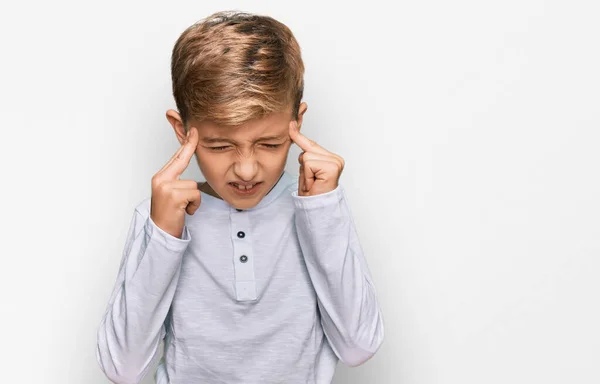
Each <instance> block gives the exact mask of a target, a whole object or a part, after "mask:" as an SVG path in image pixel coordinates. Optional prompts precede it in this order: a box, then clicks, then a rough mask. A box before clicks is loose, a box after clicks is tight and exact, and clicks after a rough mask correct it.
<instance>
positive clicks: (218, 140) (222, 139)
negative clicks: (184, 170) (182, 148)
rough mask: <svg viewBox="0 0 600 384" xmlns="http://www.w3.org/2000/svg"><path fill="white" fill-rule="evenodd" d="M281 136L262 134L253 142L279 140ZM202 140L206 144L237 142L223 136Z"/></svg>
mask: <svg viewBox="0 0 600 384" xmlns="http://www.w3.org/2000/svg"><path fill="white" fill-rule="evenodd" d="M282 137H283V136H281V135H273V136H263V137H260V138H258V139H256V140H254V142H255V143H256V142H258V141H267V140H279V139H281V138H282ZM202 141H203V142H204V143H206V144H211V143H231V144H237V143H236V142H235V140H231V139H228V138H225V137H203V138H202Z"/></svg>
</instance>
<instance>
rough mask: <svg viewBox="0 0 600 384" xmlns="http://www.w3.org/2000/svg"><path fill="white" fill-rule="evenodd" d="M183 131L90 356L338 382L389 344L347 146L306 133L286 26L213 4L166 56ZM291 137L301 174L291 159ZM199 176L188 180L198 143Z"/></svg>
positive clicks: (256, 382) (174, 118)
mask: <svg viewBox="0 0 600 384" xmlns="http://www.w3.org/2000/svg"><path fill="white" fill-rule="evenodd" d="M171 71H172V81H173V94H174V98H175V102H176V104H177V108H178V109H179V112H176V111H174V110H168V111H167V113H166V115H167V119H168V121H169V123H170V124H171V125H172V126H173V129H174V131H175V135H176V136H177V139H178V140H179V142H180V143H181V144H182V145H181V148H179V150H178V151H177V152H176V154H175V155H174V156H173V157H172V158H171V159H170V160H169V161H168V162H167V164H165V166H164V167H163V168H162V169H161V170H160V171H158V172H157V173H156V174H155V175H154V177H153V178H152V195H151V197H150V198H147V199H146V200H144V201H143V202H142V203H140V204H139V205H138V206H137V207H136V209H135V210H134V214H133V218H132V220H131V224H130V228H129V231H128V235H127V240H126V245H125V249H124V252H123V259H122V262H121V266H120V268H119V273H118V277H117V281H116V284H115V287H114V289H113V292H112V294H111V296H110V299H109V303H108V306H107V309H106V313H105V315H104V317H103V319H102V322H101V324H100V327H99V330H98V348H97V352H96V356H97V359H98V363H99V364H100V366H101V368H102V371H103V372H104V373H105V375H106V376H107V377H108V378H109V379H110V380H112V381H113V382H115V383H138V382H139V381H140V380H141V379H142V378H143V377H144V376H145V375H146V374H147V373H148V370H149V369H150V367H151V366H152V364H153V362H154V361H155V359H156V358H158V347H159V344H160V342H161V340H163V338H164V341H165V344H164V358H163V359H161V361H160V363H159V365H158V368H157V370H156V372H155V373H154V378H155V380H156V382H157V383H158V384H167V383H184V384H191V383H227V384H233V383H244V384H269V383H286V384H290V383H298V384H300V383H302V384H306V383H311V384H324V383H331V380H332V377H333V374H334V371H335V367H336V364H337V362H338V360H341V361H342V362H343V363H345V364H347V365H349V366H357V365H360V364H362V363H364V362H365V361H367V360H368V359H369V358H371V357H372V356H373V355H374V354H375V352H376V351H377V350H378V349H379V347H380V345H381V343H382V340H383V335H384V332H383V318H382V313H381V310H380V307H379V305H378V303H377V299H376V292H375V287H374V285H373V281H372V278H371V275H370V272H369V270H368V267H367V263H366V260H365V257H364V255H363V251H362V249H361V246H360V244H359V240H358V237H357V233H356V229H355V226H354V223H353V220H352V217H351V213H350V210H349V207H348V205H347V200H346V197H345V195H344V192H343V189H342V186H341V185H339V184H338V181H339V178H340V174H341V172H342V170H343V168H344V160H343V159H342V158H341V157H340V156H338V155H336V154H334V153H331V152H329V151H327V150H326V149H324V148H323V147H321V146H320V145H318V144H317V143H315V142H314V141H311V140H309V139H308V138H306V137H305V136H303V135H302V134H301V133H300V132H299V131H300V127H301V126H302V118H303V115H304V113H305V112H306V110H307V105H306V103H304V102H302V103H301V100H302V93H303V84H304V83H303V75H304V65H303V62H302V59H301V56H300V47H299V46H298V43H297V42H296V40H295V38H294V36H293V35H292V33H291V32H290V30H289V29H288V28H287V27H286V26H285V25H283V24H281V23H280V22H278V21H276V20H274V19H272V18H270V17H266V16H257V15H251V14H247V13H239V12H238V13H235V12H219V13H216V14H213V15H211V16H209V17H208V18H207V19H204V20H202V21H201V22H199V23H196V24H194V25H192V26H191V27H189V28H188V29H186V31H184V32H183V34H182V35H181V36H180V37H179V39H178V40H177V42H176V43H175V47H174V49H173V53H172V62H171ZM292 143H296V145H298V146H299V147H300V148H302V149H303V151H304V152H302V153H301V155H300V156H299V158H298V161H299V163H300V167H299V170H300V172H299V177H298V180H295V178H294V177H292V176H291V175H290V174H288V173H287V172H285V171H284V166H285V162H286V158H287V155H288V151H289V149H290V147H291V145H292ZM194 154H195V155H196V158H197V162H198V165H199V166H200V170H201V171H202V174H203V175H204V176H205V178H206V182H205V183H197V182H195V181H192V180H180V179H179V176H180V175H181V174H182V172H183V171H184V170H185V168H186V167H187V166H188V164H189V162H190V160H191V158H192V156H193V155H194Z"/></svg>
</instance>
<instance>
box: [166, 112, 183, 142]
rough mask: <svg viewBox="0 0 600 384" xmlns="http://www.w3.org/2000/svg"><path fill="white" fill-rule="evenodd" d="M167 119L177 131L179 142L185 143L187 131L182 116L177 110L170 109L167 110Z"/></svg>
mask: <svg viewBox="0 0 600 384" xmlns="http://www.w3.org/2000/svg"><path fill="white" fill-rule="evenodd" d="M167 120H168V121H169V123H170V124H171V125H172V126H173V130H174V131H175V136H177V140H178V141H179V144H182V145H183V142H184V141H185V136H186V131H185V126H184V125H183V122H182V121H181V116H180V115H179V113H178V112H177V111H175V110H173V109H169V110H168V111H167Z"/></svg>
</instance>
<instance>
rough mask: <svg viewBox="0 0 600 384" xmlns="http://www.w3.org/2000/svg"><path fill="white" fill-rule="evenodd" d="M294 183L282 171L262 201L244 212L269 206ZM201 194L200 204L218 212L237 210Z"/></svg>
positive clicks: (293, 180) (205, 194)
mask: <svg viewBox="0 0 600 384" xmlns="http://www.w3.org/2000/svg"><path fill="white" fill-rule="evenodd" d="M295 182H296V179H295V178H294V177H293V176H292V175H291V174H289V173H288V172H287V171H285V170H284V171H283V172H282V174H281V176H280V177H279V180H278V181H277V183H275V185H274V186H273V188H271V190H270V191H269V193H267V194H266V195H265V196H264V197H263V198H262V200H260V201H259V202H258V204H256V205H255V206H254V207H252V208H248V209H244V211H255V210H257V209H261V208H263V207H265V206H267V205H269V204H270V203H271V202H273V201H274V200H276V199H277V198H278V197H279V195H281V194H282V193H283V192H284V191H285V190H286V189H287V187H289V186H290V185H291V184H293V183H295ZM201 194H202V202H201V203H200V204H208V205H210V206H211V207H213V208H215V209H217V210H219V211H232V212H237V209H236V208H234V207H233V206H231V205H230V204H229V203H228V202H226V201H225V200H223V199H219V198H218V197H214V196H211V195H209V194H208V193H205V192H202V191H201Z"/></svg>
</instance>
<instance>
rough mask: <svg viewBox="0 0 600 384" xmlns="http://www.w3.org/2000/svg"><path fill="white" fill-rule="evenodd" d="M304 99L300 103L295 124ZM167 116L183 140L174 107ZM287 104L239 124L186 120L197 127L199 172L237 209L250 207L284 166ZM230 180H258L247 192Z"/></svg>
mask: <svg viewBox="0 0 600 384" xmlns="http://www.w3.org/2000/svg"><path fill="white" fill-rule="evenodd" d="M305 111H306V103H302V104H301V105H300V110H299V118H298V125H299V126H301V124H302V115H303V114H304V112H305ZM167 118H168V119H169V122H171V124H172V125H173V128H174V129H175V132H176V135H177V137H178V139H179V141H180V143H182V142H183V140H184V138H185V132H184V129H183V124H182V123H181V120H180V118H179V114H178V113H177V112H176V111H173V110H169V111H167ZM291 120H292V116H291V108H290V109H289V111H286V112H279V113H273V114H270V115H268V116H266V117H264V118H262V119H257V120H253V121H250V122H248V123H245V124H243V125H241V126H238V127H235V128H232V127H223V126H219V125H217V124H214V123H212V122H210V121H202V122H199V123H198V122H195V121H190V123H189V125H188V126H189V127H196V128H197V130H198V147H197V148H196V159H197V161H198V165H199V166H200V170H201V171H202V174H203V175H204V177H205V178H206V181H207V182H208V184H209V185H210V186H211V187H212V189H213V190H214V191H215V192H216V193H217V194H218V195H219V196H220V197H221V198H222V199H223V200H225V201H226V202H228V203H229V204H230V205H231V206H233V207H235V208H238V209H249V208H252V207H254V206H255V205H256V204H258V203H259V202H260V200H261V199H262V198H263V197H264V196H265V195H266V194H267V193H268V192H269V191H270V190H271V188H273V186H274V185H275V184H276V183H277V181H278V180H279V177H280V176H281V173H282V172H283V170H284V167H285V163H286V160H287V156H288V152H289V149H290V147H291V144H292V141H291V139H290V135H289V123H290V121H291ZM232 183H258V184H257V185H256V186H254V187H253V188H252V190H251V191H249V192H240V191H239V188H238V187H236V186H234V185H232Z"/></svg>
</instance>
